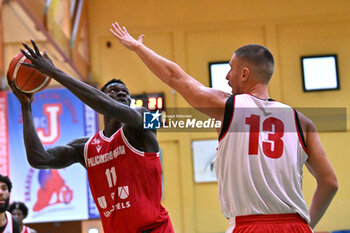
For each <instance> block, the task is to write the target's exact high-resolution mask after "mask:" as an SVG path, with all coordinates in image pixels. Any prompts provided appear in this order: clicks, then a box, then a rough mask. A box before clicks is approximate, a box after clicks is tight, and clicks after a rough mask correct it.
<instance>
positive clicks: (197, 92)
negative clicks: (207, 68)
mask: <svg viewBox="0 0 350 233" xmlns="http://www.w3.org/2000/svg"><path fill="white" fill-rule="evenodd" d="M174 87H176V88H175V90H178V91H179V92H180V94H181V95H182V96H183V97H184V98H185V99H186V101H187V102H188V103H189V104H190V105H191V106H193V107H194V108H196V109H197V110H199V111H201V112H203V113H204V114H206V115H208V116H210V117H213V118H216V119H217V120H223V116H224V110H225V104H226V101H227V98H228V97H229V96H230V94H229V93H226V92H223V91H220V90H217V89H213V88H209V87H206V86H204V85H203V84H201V83H200V82H198V81H197V80H195V79H193V78H192V77H190V76H188V77H187V78H184V79H183V80H182V82H177V83H176V84H174ZM221 118H222V119H221Z"/></svg>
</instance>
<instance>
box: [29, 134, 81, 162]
mask: <svg viewBox="0 0 350 233" xmlns="http://www.w3.org/2000/svg"><path fill="white" fill-rule="evenodd" d="M87 140H88V138H83V139H77V140H74V141H72V142H70V143H68V144H67V145H65V146H56V147H53V148H49V149H47V150H46V152H47V153H48V154H49V156H48V158H47V160H46V161H45V162H43V163H42V164H39V165H38V166H36V167H37V168H41V169H46V168H52V169H59V168H65V167H68V166H70V165H72V164H74V163H80V164H81V165H82V166H84V167H85V160H84V146H85V143H86V141H87Z"/></svg>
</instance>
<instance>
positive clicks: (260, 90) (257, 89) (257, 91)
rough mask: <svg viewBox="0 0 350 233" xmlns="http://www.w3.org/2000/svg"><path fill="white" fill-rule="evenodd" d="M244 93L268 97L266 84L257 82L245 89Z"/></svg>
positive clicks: (262, 97)
mask: <svg viewBox="0 0 350 233" xmlns="http://www.w3.org/2000/svg"><path fill="white" fill-rule="evenodd" d="M245 93H249V94H251V95H253V96H255V97H257V98H259V99H269V98H270V96H269V92H268V86H267V85H266V84H262V83H257V84H255V85H254V86H252V87H251V88H249V89H247V91H245Z"/></svg>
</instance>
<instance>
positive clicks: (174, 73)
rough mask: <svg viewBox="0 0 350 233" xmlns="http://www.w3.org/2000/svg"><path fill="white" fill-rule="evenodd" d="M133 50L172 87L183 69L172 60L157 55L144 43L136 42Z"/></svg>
mask: <svg viewBox="0 0 350 233" xmlns="http://www.w3.org/2000/svg"><path fill="white" fill-rule="evenodd" d="M134 51H135V52H136V54H137V55H138V56H139V57H140V58H141V60H142V61H143V63H144V64H145V65H146V66H147V67H148V68H149V69H150V70H151V71H152V72H153V73H154V74H155V75H156V76H157V77H158V78H159V79H160V80H162V81H163V82H164V83H166V84H167V85H169V86H170V87H172V88H174V83H175V82H176V81H179V80H178V79H180V77H181V74H182V73H184V71H183V70H182V69H181V68H180V67H179V66H178V65H177V64H176V63H174V62H172V61H169V60H168V59H166V58H164V57H162V56H160V55H158V54H157V53H155V52H154V51H152V50H151V49H149V48H148V47H146V46H145V45H144V44H141V43H140V44H138V45H137V46H136V47H135V48H134Z"/></svg>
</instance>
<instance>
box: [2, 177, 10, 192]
mask: <svg viewBox="0 0 350 233" xmlns="http://www.w3.org/2000/svg"><path fill="white" fill-rule="evenodd" d="M0 181H2V182H4V183H5V184H6V185H7V188H8V190H9V192H11V189H12V182H11V180H10V179H9V178H8V176H3V175H1V174H0Z"/></svg>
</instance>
